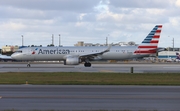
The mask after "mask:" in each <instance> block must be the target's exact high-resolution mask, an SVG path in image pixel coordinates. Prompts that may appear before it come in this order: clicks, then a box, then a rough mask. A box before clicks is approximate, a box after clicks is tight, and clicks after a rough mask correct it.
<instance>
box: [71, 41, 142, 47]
mask: <svg viewBox="0 0 180 111" xmlns="http://www.w3.org/2000/svg"><path fill="white" fill-rule="evenodd" d="M107 45H108V44H100V43H96V44H93V43H84V41H78V42H77V43H76V44H74V46H85V47H91V46H107ZM136 45H138V44H136V43H135V42H133V41H130V42H119V43H115V44H113V46H136Z"/></svg>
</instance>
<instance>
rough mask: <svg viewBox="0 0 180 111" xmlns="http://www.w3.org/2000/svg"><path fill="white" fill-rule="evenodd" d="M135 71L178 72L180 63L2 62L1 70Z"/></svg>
mask: <svg viewBox="0 0 180 111" xmlns="http://www.w3.org/2000/svg"><path fill="white" fill-rule="evenodd" d="M132 67H133V72H134V73H171V72H172V73H177V72H180V64H178V63H177V64H168V63H167V64H156V63H153V64H92V67H84V66H83V64H80V65H71V66H69V65H63V64H31V67H27V64H25V63H21V64H15V63H13V64H12V63H9V64H0V72H123V73H129V72H131V68H132Z"/></svg>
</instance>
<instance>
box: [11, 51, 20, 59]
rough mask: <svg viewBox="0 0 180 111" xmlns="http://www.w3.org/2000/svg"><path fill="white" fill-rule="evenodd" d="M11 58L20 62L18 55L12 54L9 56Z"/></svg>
mask: <svg viewBox="0 0 180 111" xmlns="http://www.w3.org/2000/svg"><path fill="white" fill-rule="evenodd" d="M11 58H12V59H14V60H20V55H19V54H18V53H14V54H12V55H11Z"/></svg>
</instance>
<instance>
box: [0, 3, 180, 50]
mask: <svg viewBox="0 0 180 111" xmlns="http://www.w3.org/2000/svg"><path fill="white" fill-rule="evenodd" d="M0 15H1V16H0V47H2V46H5V45H19V46H21V45H22V36H23V39H24V45H26V46H28V45H42V46H47V45H49V44H51V43H52V34H53V36H54V44H55V45H56V46H58V45H59V35H60V37H61V45H63V46H73V45H74V44H76V43H77V42H78V41H84V42H85V43H101V44H105V43H106V37H108V43H118V42H129V41H134V42H135V43H136V44H140V43H141V42H142V41H143V39H144V38H145V37H146V36H147V35H148V33H149V32H150V31H151V30H152V29H153V27H154V26H155V25H159V24H160V25H161V24H162V25H163V28H162V33H161V38H160V42H159V47H172V46H173V42H172V40H173V38H174V46H175V47H180V43H179V41H180V0H0Z"/></svg>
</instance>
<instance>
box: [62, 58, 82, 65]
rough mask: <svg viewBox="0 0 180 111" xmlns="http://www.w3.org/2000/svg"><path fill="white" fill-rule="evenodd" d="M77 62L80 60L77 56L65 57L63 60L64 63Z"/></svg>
mask: <svg viewBox="0 0 180 111" xmlns="http://www.w3.org/2000/svg"><path fill="white" fill-rule="evenodd" d="M79 63H80V60H79V58H77V57H67V58H66V60H65V61H64V65H78V64H79Z"/></svg>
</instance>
